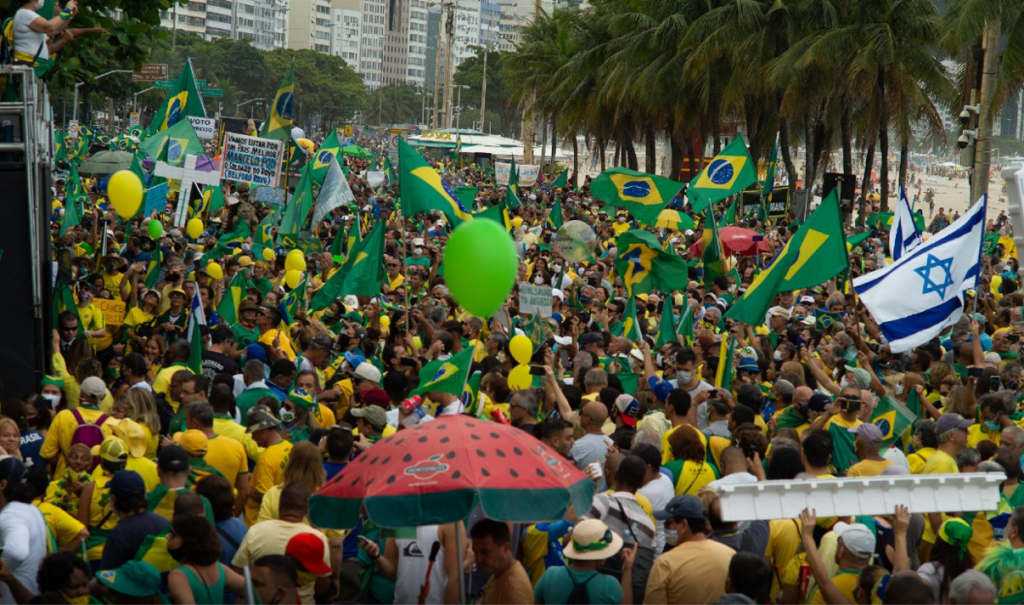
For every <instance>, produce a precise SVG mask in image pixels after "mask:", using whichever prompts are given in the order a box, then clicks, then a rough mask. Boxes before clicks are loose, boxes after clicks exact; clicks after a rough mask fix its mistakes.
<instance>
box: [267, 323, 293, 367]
mask: <svg viewBox="0 0 1024 605" xmlns="http://www.w3.org/2000/svg"><path fill="white" fill-rule="evenodd" d="M278 334H280V335H281V340H280V342H279V344H280V345H281V350H282V351H284V354H285V355H286V356H287V357H288V361H295V348H294V347H292V339H291V338H289V337H288V333H287V332H284V331H282V330H276V329H275V330H267V331H266V332H264V333H263V334H260V339H259V342H260V343H261V344H265V345H267V346H273V344H274V339H275V338H277V335H278Z"/></svg>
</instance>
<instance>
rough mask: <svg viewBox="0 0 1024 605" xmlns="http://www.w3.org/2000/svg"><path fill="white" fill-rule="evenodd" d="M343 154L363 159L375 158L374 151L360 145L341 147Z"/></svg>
mask: <svg viewBox="0 0 1024 605" xmlns="http://www.w3.org/2000/svg"><path fill="white" fill-rule="evenodd" d="M341 155H348V156H352V157H354V158H359V159H361V160H369V159H371V158H373V153H372V152H371V151H370V150H369V149H367V148H365V147H360V146H359V145H345V146H344V147H342V148H341Z"/></svg>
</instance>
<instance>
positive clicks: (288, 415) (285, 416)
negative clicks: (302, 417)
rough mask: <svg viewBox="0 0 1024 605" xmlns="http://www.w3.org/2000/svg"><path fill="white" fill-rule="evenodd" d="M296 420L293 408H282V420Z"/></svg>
mask: <svg viewBox="0 0 1024 605" xmlns="http://www.w3.org/2000/svg"><path fill="white" fill-rule="evenodd" d="M292 420H295V412H293V411H291V410H281V422H291V421H292Z"/></svg>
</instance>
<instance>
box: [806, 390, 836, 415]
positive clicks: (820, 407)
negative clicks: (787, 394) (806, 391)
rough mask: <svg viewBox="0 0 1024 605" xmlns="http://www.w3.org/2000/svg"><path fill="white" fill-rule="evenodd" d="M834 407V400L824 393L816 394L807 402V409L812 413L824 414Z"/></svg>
mask: <svg viewBox="0 0 1024 605" xmlns="http://www.w3.org/2000/svg"><path fill="white" fill-rule="evenodd" d="M830 405H832V398H831V397H829V396H828V395H826V394H824V393H815V394H813V395H811V398H810V399H808V400H807V409H808V410H810V411H812V412H818V413H819V414H820V413H821V412H824V411H825V410H827V409H828V406H830Z"/></svg>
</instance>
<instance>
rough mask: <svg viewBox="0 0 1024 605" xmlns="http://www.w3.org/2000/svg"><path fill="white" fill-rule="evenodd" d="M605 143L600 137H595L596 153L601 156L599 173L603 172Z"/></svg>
mask: <svg viewBox="0 0 1024 605" xmlns="http://www.w3.org/2000/svg"><path fill="white" fill-rule="evenodd" d="M606 145H607V142H606V141H605V140H604V139H603V138H602V137H597V152H598V154H599V155H600V156H601V172H604V167H605V161H604V149H605V146H606Z"/></svg>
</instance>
